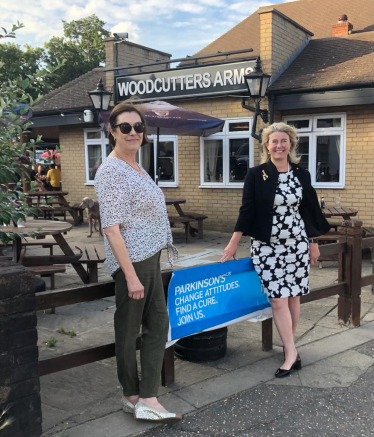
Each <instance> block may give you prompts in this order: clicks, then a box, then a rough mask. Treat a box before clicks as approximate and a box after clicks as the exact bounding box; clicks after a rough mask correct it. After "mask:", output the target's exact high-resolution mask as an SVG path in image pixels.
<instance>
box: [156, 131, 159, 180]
mask: <svg viewBox="0 0 374 437" xmlns="http://www.w3.org/2000/svg"><path fill="white" fill-rule="evenodd" d="M156 141H157V143H156V174H155V181H156V185H158V183H159V180H160V171H159V168H158V150H159V148H158V143H159V141H160V128H159V127H158V128H157V140H156Z"/></svg>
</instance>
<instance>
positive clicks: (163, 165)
mask: <svg viewBox="0 0 374 437" xmlns="http://www.w3.org/2000/svg"><path fill="white" fill-rule="evenodd" d="M148 137H149V138H152V139H153V143H151V144H145V145H144V146H142V147H141V148H140V150H139V162H140V164H141V165H142V166H143V167H144V169H145V170H146V171H147V172H148V174H149V175H150V176H151V177H152V179H155V174H158V175H159V186H160V187H177V186H178V172H177V170H178V169H177V162H178V157H177V137H176V136H170V135H160V141H159V145H158V148H157V136H156V135H149V136H148ZM156 155H158V156H156Z"/></svg>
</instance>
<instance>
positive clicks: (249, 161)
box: [200, 118, 253, 188]
mask: <svg viewBox="0 0 374 437" xmlns="http://www.w3.org/2000/svg"><path fill="white" fill-rule="evenodd" d="M251 129H252V119H250V118H243V119H240V118H233V119H227V120H226V123H225V126H224V128H223V131H222V132H218V133H216V134H214V135H210V136H209V137H207V138H201V139H200V156H201V159H200V173H201V187H210V188H242V187H243V183H244V179H245V175H246V174H247V170H248V168H249V167H251V166H252V165H253V141H252V137H251V134H250V131H251Z"/></svg>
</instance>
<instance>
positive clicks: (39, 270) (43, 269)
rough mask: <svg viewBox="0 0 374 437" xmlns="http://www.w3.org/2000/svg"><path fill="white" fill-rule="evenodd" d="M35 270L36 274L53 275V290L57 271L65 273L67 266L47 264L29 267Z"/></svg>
mask: <svg viewBox="0 0 374 437" xmlns="http://www.w3.org/2000/svg"><path fill="white" fill-rule="evenodd" d="M29 268H30V269H31V270H33V271H34V273H35V275H40V276H50V277H51V290H54V289H55V273H65V272H66V267H65V265H64V264H59V265H49V266H48V265H47V266H31V267H29Z"/></svg>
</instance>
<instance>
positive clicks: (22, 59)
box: [0, 43, 46, 98]
mask: <svg viewBox="0 0 374 437" xmlns="http://www.w3.org/2000/svg"><path fill="white" fill-rule="evenodd" d="M45 60H46V59H45V51H44V49H43V48H42V47H36V48H33V47H31V46H29V45H28V44H26V45H25V50H22V49H21V46H19V45H18V44H14V43H3V44H0V62H2V63H3V64H4V68H1V69H0V83H1V82H6V81H8V80H10V81H14V80H16V79H17V78H18V77H20V76H25V77H26V76H27V75H34V74H35V73H36V72H37V71H38V70H39V69H40V68H41V67H42V65H43V63H45ZM39 91H42V92H45V91H46V89H45V88H44V87H43V84H42V83H40V89H39ZM30 94H31V95H32V97H33V98H36V97H37V96H38V94H39V93H38V90H32V91H31V90H30Z"/></svg>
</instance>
